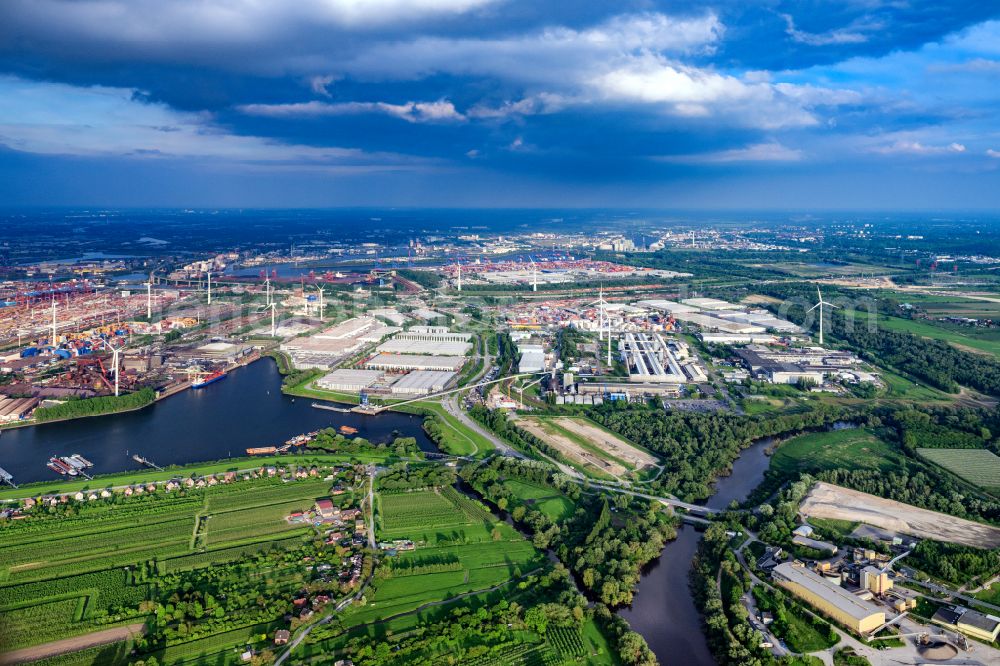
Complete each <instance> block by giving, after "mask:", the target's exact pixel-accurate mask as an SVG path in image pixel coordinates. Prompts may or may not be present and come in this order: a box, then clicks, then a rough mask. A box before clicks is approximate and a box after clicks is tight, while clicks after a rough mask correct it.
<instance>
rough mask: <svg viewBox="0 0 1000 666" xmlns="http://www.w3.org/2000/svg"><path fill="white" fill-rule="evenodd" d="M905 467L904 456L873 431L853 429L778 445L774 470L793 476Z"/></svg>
mask: <svg viewBox="0 0 1000 666" xmlns="http://www.w3.org/2000/svg"><path fill="white" fill-rule="evenodd" d="M902 465H905V457H904V456H903V455H902V454H901V453H899V452H898V451H896V450H895V449H894V448H893V447H892V445H890V444H888V443H886V442H884V441H882V440H880V439H879V438H878V437H876V436H875V434H874V433H872V432H871V431H870V430H866V429H860V428H850V429H845V430H832V431H829V432H815V433H809V434H806V435H799V436H798V437H793V438H792V439H790V440H788V441H787V442H784V443H783V444H781V445H780V446H778V449H777V451H775V452H774V455H773V456H771V469H772V470H776V471H778V472H781V473H782V474H783V475H787V476H792V475H796V474H798V473H799V472H820V471H823V470H827V469H837V468H842V467H843V468H849V469H878V470H881V471H884V472H889V471H892V470H897V469H899V468H900V467H901V466H902Z"/></svg>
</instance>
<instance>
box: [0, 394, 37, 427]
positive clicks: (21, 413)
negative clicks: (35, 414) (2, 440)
mask: <svg viewBox="0 0 1000 666" xmlns="http://www.w3.org/2000/svg"><path fill="white" fill-rule="evenodd" d="M37 406H38V398H6V397H4V398H0V423H13V422H14V421H20V420H21V419H24V418H27V417H28V415H30V414H31V412H32V411H34V409H35V407H37Z"/></svg>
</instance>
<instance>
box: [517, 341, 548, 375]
mask: <svg viewBox="0 0 1000 666" xmlns="http://www.w3.org/2000/svg"><path fill="white" fill-rule="evenodd" d="M517 351H519V352H520V353H521V362H520V363H519V364H518V366H517V371H518V372H522V373H523V372H545V347H543V346H542V345H521V344H519V345H518V346H517Z"/></svg>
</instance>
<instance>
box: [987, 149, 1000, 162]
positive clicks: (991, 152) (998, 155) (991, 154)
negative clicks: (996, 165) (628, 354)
mask: <svg viewBox="0 0 1000 666" xmlns="http://www.w3.org/2000/svg"><path fill="white" fill-rule="evenodd" d="M986 155H987V156H988V157H993V158H995V159H998V160H1000V150H993V149H992V148H987V149H986Z"/></svg>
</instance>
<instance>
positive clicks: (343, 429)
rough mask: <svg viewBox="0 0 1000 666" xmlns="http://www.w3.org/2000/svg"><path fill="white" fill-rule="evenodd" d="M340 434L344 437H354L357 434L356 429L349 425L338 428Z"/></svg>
mask: <svg viewBox="0 0 1000 666" xmlns="http://www.w3.org/2000/svg"><path fill="white" fill-rule="evenodd" d="M340 432H341V434H344V435H356V434H358V429H357V428H354V427H352V426H349V425H342V426H340Z"/></svg>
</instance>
